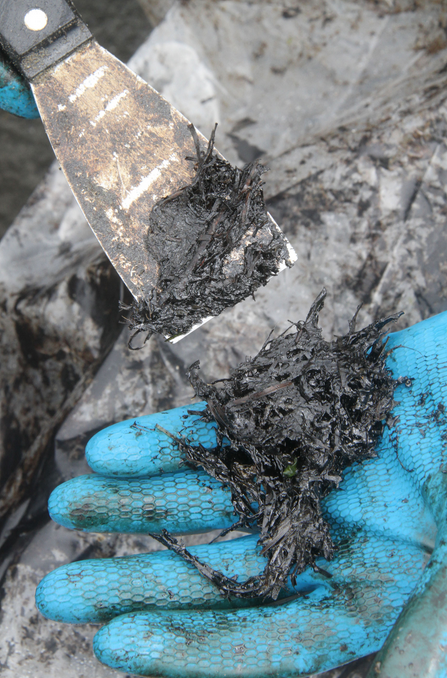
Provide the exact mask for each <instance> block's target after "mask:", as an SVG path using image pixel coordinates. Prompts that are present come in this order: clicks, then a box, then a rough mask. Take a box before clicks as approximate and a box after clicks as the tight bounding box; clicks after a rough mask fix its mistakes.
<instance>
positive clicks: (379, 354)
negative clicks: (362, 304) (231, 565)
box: [153, 290, 405, 600]
mask: <svg viewBox="0 0 447 678" xmlns="http://www.w3.org/2000/svg"><path fill="white" fill-rule="evenodd" d="M325 297H326V290H323V291H322V292H321V293H320V295H319V296H318V298H317V299H316V300H315V302H314V303H313V305H312V307H311V309H310V311H309V314H308V316H307V318H306V320H305V321H301V322H298V323H296V324H295V325H293V326H292V327H291V328H289V330H287V331H286V332H285V333H283V334H282V335H280V336H279V337H277V338H274V339H272V338H269V339H268V340H267V341H266V343H265V344H264V346H263V347H262V348H261V350H260V351H259V353H258V355H256V356H255V357H254V358H247V359H246V360H245V362H243V363H241V364H240V365H239V366H238V367H237V368H236V369H235V370H234V372H233V373H232V374H231V376H230V377H229V378H228V379H223V380H219V382H215V383H213V384H206V383H205V382H204V381H203V380H202V379H201V377H200V376H199V363H198V362H197V363H194V365H192V366H191V368H190V380H191V383H192V385H193V387H194V389H195V392H196V395H197V396H199V397H200V398H202V399H204V400H206V402H207V407H206V410H205V411H204V413H203V416H204V417H207V418H209V419H215V420H216V421H217V423H218V435H219V440H220V442H221V443H222V442H223V443H224V444H223V445H222V444H219V446H218V447H216V448H215V449H211V450H210V449H204V448H203V447H196V446H193V445H189V444H188V442H187V441H185V440H183V439H180V440H179V441H178V442H179V445H180V446H181V448H182V450H183V452H184V454H185V456H186V459H187V460H188V462H189V463H191V464H193V465H195V466H200V467H202V468H203V469H205V470H206V471H207V472H208V473H209V474H210V475H211V476H213V477H214V478H216V479H218V480H219V481H221V482H222V483H223V484H224V485H226V486H227V487H229V488H230V490H231V494H232V502H233V506H234V509H235V512H236V513H237V515H238V516H239V520H238V521H237V522H236V523H235V525H233V526H232V528H231V529H236V528H241V527H247V528H249V527H251V528H253V527H257V528H258V529H259V531H260V536H259V542H258V544H259V545H260V546H261V547H262V553H263V555H265V557H266V566H265V569H264V571H263V572H262V573H260V574H259V575H258V576H255V577H251V578H250V579H248V580H247V581H245V582H239V581H237V577H235V578H229V577H227V576H226V575H224V574H222V573H221V572H218V571H216V570H214V569H212V568H211V567H210V566H209V565H207V564H206V563H202V562H200V561H199V560H198V559H197V558H196V557H195V556H193V555H192V554H190V553H189V552H188V551H187V550H186V549H185V548H184V547H183V546H182V545H181V544H179V543H178V542H177V540H176V539H175V538H174V537H172V536H171V535H170V534H169V533H168V532H166V531H163V533H162V534H161V535H153V536H156V538H157V539H159V540H160V541H161V542H162V543H163V544H165V545H166V546H168V547H169V548H171V549H172V550H174V551H175V552H177V553H178V554H179V555H181V556H182V557H183V558H185V559H186V560H187V561H189V562H191V563H192V564H194V565H195V566H196V567H197V568H198V569H199V570H200V571H201V572H202V574H203V575H204V576H205V577H207V579H209V580H210V581H212V582H213V583H214V584H215V585H216V586H217V587H218V588H219V590H220V592H221V593H222V594H224V595H226V596H236V597H239V598H255V597H263V598H266V597H267V598H271V599H273V600H275V599H276V598H277V597H278V595H279V593H280V591H281V589H282V588H283V587H285V585H286V583H287V580H288V577H289V576H290V577H291V581H292V584H294V582H295V577H296V576H297V575H298V574H299V573H301V572H303V570H304V569H305V568H307V567H309V566H310V567H314V568H315V569H318V568H317V566H316V564H315V560H316V558H319V557H324V558H325V559H327V560H330V559H331V557H332V555H333V553H334V544H333V542H332V539H331V535H330V526H329V525H328V523H327V522H326V521H325V519H324V517H323V515H322V509H321V500H322V498H323V497H325V496H326V495H327V494H328V493H329V492H330V491H331V490H332V489H333V488H336V487H338V485H339V483H340V481H341V472H342V471H343V469H345V468H346V467H347V466H349V465H351V464H353V463H354V462H361V461H363V460H365V459H368V458H371V457H374V456H375V452H374V449H375V446H376V444H377V442H378V439H379V437H380V436H381V434H382V431H383V428H384V426H385V425H386V421H387V418H389V417H390V412H391V410H392V408H393V405H394V400H393V396H394V391H395V388H396V386H397V384H398V383H400V382H401V381H405V380H395V379H394V378H393V377H392V375H391V372H390V371H389V369H388V368H387V367H386V365H385V360H386V357H387V351H386V341H385V340H384V339H383V335H384V333H383V328H384V327H385V326H386V325H387V324H388V323H391V322H394V321H395V320H397V318H399V317H400V315H401V314H398V315H394V316H391V317H388V318H385V319H382V320H379V321H378V322H376V323H373V324H371V325H368V326H367V327H365V328H363V329H362V330H359V331H356V330H355V321H356V316H357V313H358V311H357V313H356V314H355V316H354V318H353V319H352V321H351V322H350V324H349V331H348V333H347V334H346V335H344V336H342V337H337V338H335V339H333V340H332V341H326V340H325V339H323V337H322V332H321V329H320V327H319V326H318V320H319V314H320V312H321V310H322V308H323V305H324V299H325ZM228 531H229V530H226V531H225V532H228ZM234 574H235V575H237V572H235V573H234Z"/></svg>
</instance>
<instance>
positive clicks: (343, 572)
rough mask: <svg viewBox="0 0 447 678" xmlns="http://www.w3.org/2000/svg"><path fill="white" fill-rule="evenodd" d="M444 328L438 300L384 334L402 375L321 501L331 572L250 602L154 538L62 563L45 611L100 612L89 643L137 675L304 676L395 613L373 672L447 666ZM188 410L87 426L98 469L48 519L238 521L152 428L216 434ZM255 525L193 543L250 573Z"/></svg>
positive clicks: (106, 523)
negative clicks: (380, 430)
mask: <svg viewBox="0 0 447 678" xmlns="http://www.w3.org/2000/svg"><path fill="white" fill-rule="evenodd" d="M446 336H447V313H444V314H441V315H439V316H436V317H434V318H431V319H430V320H426V321H424V322H422V323H419V324H418V325H415V326H414V327H411V328H409V329H407V330H404V331H402V332H397V333H394V334H391V335H390V336H389V344H388V346H389V348H390V349H391V348H393V349H394V350H393V351H392V352H390V353H389V355H388V358H387V365H388V367H389V368H390V369H391V370H392V372H393V374H394V376H395V377H396V378H397V377H399V376H404V377H410V378H411V379H412V380H413V381H412V385H411V386H408V385H404V384H401V385H400V386H399V387H398V388H397V390H396V394H395V400H396V401H398V404H397V405H396V406H395V408H394V412H393V414H394V416H395V417H396V418H397V419H396V420H395V423H394V425H393V427H392V428H391V429H388V428H386V429H385V433H384V435H383V438H382V440H381V441H380V443H379V444H378V446H377V455H378V456H377V458H375V459H371V460H368V461H365V462H364V463H363V464H361V465H358V464H356V465H354V466H352V467H351V468H349V469H347V470H346V471H345V473H344V477H343V481H342V483H341V486H340V489H339V490H334V491H333V492H332V493H331V494H330V495H328V497H327V498H326V499H325V501H324V510H325V515H326V517H327V520H328V521H329V523H330V525H331V534H332V536H333V539H334V541H335V543H336V544H337V546H338V550H337V552H336V554H335V556H334V558H333V560H332V561H331V562H326V561H324V560H322V559H321V560H318V561H317V564H318V566H319V567H321V568H322V569H323V570H325V571H326V572H328V573H330V574H331V575H332V577H331V578H328V577H327V576H325V574H324V573H323V572H321V571H318V570H316V571H313V570H308V571H305V572H304V573H303V574H301V575H300V576H299V577H298V581H297V585H296V586H295V588H294V589H293V588H292V586H291V585H290V587H289V590H288V591H285V596H289V597H290V596H292V599H291V600H287V598H286V599H284V600H281V601H277V603H275V604H270V605H263V604H257V605H253V604H250V602H247V601H240V600H237V599H234V600H227V599H225V598H223V597H221V596H220V595H219V593H218V592H217V590H216V589H215V588H214V587H213V586H212V584H210V583H209V581H208V580H206V579H205V578H203V577H202V576H201V575H200V574H199V572H198V571H197V570H196V569H195V568H194V567H193V566H191V565H189V564H187V563H185V562H184V561H183V560H182V559H181V558H179V557H178V556H176V555H175V554H174V553H172V552H170V551H162V552H158V553H153V554H142V555H138V556H132V557H124V558H111V559H105V560H90V561H89V560H86V561H81V562H75V563H71V564H69V565H66V566H63V567H60V568H59V569H57V570H55V571H54V572H52V573H50V574H49V575H47V576H46V577H45V578H44V579H43V581H42V582H41V583H40V585H39V587H38V589H37V594H36V599H37V605H38V607H39V609H40V611H41V612H42V613H43V614H44V615H45V616H47V617H49V618H51V619H54V620H59V621H65V622H74V623H76V622H108V623H107V624H106V625H105V626H103V628H101V629H100V630H99V631H98V633H97V634H96V636H95V640H94V650H95V653H96V656H97V657H98V658H99V659H100V660H101V661H102V662H104V663H106V664H108V665H109V666H111V667H114V668H117V669H121V670H123V671H127V672H131V673H136V674H139V675H145V676H166V677H168V676H169V677H171V676H172V677H173V678H174V677H175V678H177V677H178V678H187V677H190V678H192V677H194V678H196V677H197V676H204V677H205V676H206V678H210V677H212V676H219V678H221V677H222V676H245V677H247V678H248V677H250V678H256V677H263V678H267V677H273V676H275V677H278V678H279V677H281V678H285V677H287V676H290V677H291V676H298V675H307V674H308V673H313V672H319V671H324V670H328V669H330V668H331V667H334V666H338V665H340V664H343V663H346V662H349V661H351V660H353V659H355V658H356V657H360V656H364V655H366V654H368V653H371V652H374V651H377V650H379V649H380V648H381V647H382V646H383V644H384V642H385V640H386V639H387V636H388V635H389V634H390V631H392V629H393V626H394V630H393V631H392V633H391V635H390V639H389V641H388V642H387V646H386V651H385V653H384V654H383V656H381V657H380V658H379V659H378V660H377V662H376V663H375V665H374V667H373V671H374V673H373V674H372V675H374V676H377V675H379V676H380V677H381V678H409V677H410V676H411V677H413V676H418V678H422V676H424V677H425V676H430V677H431V678H441V677H444V678H445V676H447V606H446V603H445V600H446V595H447V576H446V565H447V558H446V555H445V554H446V548H447V547H446V542H445V535H444V532H445V531H446V520H445V517H446V516H445V514H446V507H447V502H446V497H447V476H446V475H445V473H446V472H447V464H446V445H447V418H446V414H447V412H446V409H445V408H446V407H447V342H446ZM191 409H195V410H196V411H197V412H200V411H201V410H202V409H203V404H200V403H199V404H198V405H195V406H194V407H193V408H191V407H190V408H179V409H176V410H171V411H169V412H162V413H160V414H157V415H151V416H147V417H141V418H138V419H136V420H130V421H126V422H122V423H120V424H116V425H114V426H111V427H110V428H107V429H105V430H104V431H102V432H100V433H98V434H97V435H96V436H95V437H94V438H93V439H92V440H91V441H90V443H89V444H88V446H87V451H86V453H87V458H88V462H89V464H90V466H91V467H92V469H93V470H94V471H95V473H94V474H93V475H88V476H82V477H79V478H75V479H73V480H71V481H69V482H67V483H64V484H63V485H61V486H60V487H58V488H57V489H56V490H55V491H54V492H53V494H52V496H51V498H50V503H49V509H50V513H51V516H52V518H53V519H54V520H56V521H57V522H58V523H60V524H61V525H64V526H66V527H68V528H76V529H81V530H87V531H99V532H100V531H110V532H115V531H118V532H121V531H124V532H142V533H144V532H156V531H160V530H161V529H163V528H166V529H167V530H169V531H171V532H188V531H197V530H208V529H213V528H218V527H219V528H224V527H227V526H228V525H230V524H231V523H232V522H234V520H235V517H234V515H233V509H232V504H231V501H230V494H229V491H228V490H227V489H225V488H223V487H221V486H220V485H219V484H218V483H217V482H216V481H215V480H213V479H212V478H210V477H209V476H207V475H206V474H205V473H203V472H200V471H192V470H188V469H187V468H186V467H185V466H184V465H183V464H182V456H181V453H180V452H179V451H178V449H177V447H176V445H175V442H174V441H173V439H172V438H171V437H169V436H166V435H165V434H164V433H163V431H162V430H161V429H160V428H158V427H156V424H158V425H159V427H161V428H162V429H164V430H166V431H170V432H171V433H172V434H174V435H175V436H179V435H182V436H185V437H187V438H189V439H190V440H191V439H194V440H195V441H197V443H198V442H201V444H203V445H204V446H205V447H209V446H213V445H215V443H216V435H215V425H214V424H205V423H204V422H203V421H201V419H200V416H199V415H194V414H192V415H191V414H188V410H189V411H190V410H191ZM256 540H257V538H256V535H249V536H246V537H243V538H240V539H236V540H234V541H229V542H222V543H220V544H211V545H201V546H196V547H193V548H191V549H190V551H191V552H193V553H194V554H196V555H197V556H198V557H199V558H200V560H201V561H202V562H207V563H209V564H210V565H211V566H212V567H213V568H215V569H218V570H220V571H222V572H223V573H225V574H226V575H228V576H232V575H233V574H238V575H239V577H240V578H241V579H245V578H247V577H249V576H252V575H255V574H256V573H258V572H260V571H262V570H263V568H264V565H265V559H264V558H263V557H262V556H261V555H260V553H259V551H258V549H257V547H256ZM433 549H434V550H433ZM430 556H431V559H430ZM429 559H430V563H429V566H428V567H426V568H425V566H426V564H427V562H428V560H429ZM424 568H425V569H424ZM297 593H298V594H300V595H299V596H296V595H295V597H293V595H294V594H297ZM278 602H279V604H278ZM402 610H404V611H403V613H402V615H401V617H399V615H400V614H401V612H402ZM398 618H399V621H398V623H397V624H396V620H398Z"/></svg>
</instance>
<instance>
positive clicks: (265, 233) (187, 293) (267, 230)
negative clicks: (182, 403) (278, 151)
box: [128, 125, 290, 338]
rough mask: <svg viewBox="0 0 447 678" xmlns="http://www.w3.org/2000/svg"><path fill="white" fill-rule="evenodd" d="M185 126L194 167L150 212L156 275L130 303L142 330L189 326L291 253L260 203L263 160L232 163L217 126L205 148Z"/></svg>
mask: <svg viewBox="0 0 447 678" xmlns="http://www.w3.org/2000/svg"><path fill="white" fill-rule="evenodd" d="M190 129H191V133H192V135H193V137H194V140H195V145H196V153H197V166H196V167H197V174H196V176H195V177H194V180H193V182H192V183H191V184H190V185H188V186H185V187H184V188H182V189H181V190H179V191H177V192H176V193H174V194H172V195H170V196H168V197H165V198H163V199H162V200H160V201H159V202H158V203H156V205H155V206H154V207H153V209H152V212H151V215H150V225H149V229H148V233H147V247H148V249H149V250H150V252H151V254H152V255H153V256H154V257H155V259H156V260H157V262H158V263H159V279H158V282H157V286H156V288H155V289H154V290H153V291H152V293H151V295H150V297H149V298H147V299H145V300H143V301H140V302H135V303H134V305H133V307H132V310H131V314H130V318H129V320H128V324H129V326H130V328H131V329H132V330H134V331H135V334H138V333H140V332H144V333H146V338H148V337H149V336H150V335H151V334H153V333H161V334H163V335H165V336H167V337H175V336H177V335H181V334H184V333H185V332H188V331H189V330H190V329H191V328H192V327H193V326H194V325H196V324H198V323H201V322H202V321H203V320H205V319H206V318H208V317H211V316H216V315H219V313H221V312H222V311H223V310H224V309H226V308H229V307H230V306H234V305H235V304H237V303H238V302H239V301H242V300H243V299H245V298H246V297H248V296H250V295H252V294H253V293H254V292H255V290H256V289H257V288H258V287H259V286H261V285H265V284H266V283H267V282H268V280H269V279H270V277H271V276H272V275H276V274H277V273H278V271H279V266H280V263H281V262H282V261H284V260H285V261H286V263H287V262H288V261H289V254H288V250H287V245H286V241H285V238H284V236H283V235H282V234H281V232H280V231H279V229H277V228H276V227H275V226H274V225H273V223H272V221H271V219H270V218H269V216H268V214H267V211H266V207H265V203H264V197H263V191H262V185H263V184H262V180H261V178H262V175H263V173H264V172H265V171H266V170H265V167H263V166H262V165H260V164H259V163H257V162H253V163H250V164H248V165H247V166H246V167H244V169H242V170H241V169H238V168H237V167H233V166H232V165H230V164H229V163H228V162H226V161H225V160H224V159H223V158H222V157H220V156H219V155H218V154H216V153H215V151H214V134H215V130H214V131H213V133H212V135H211V138H210V141H209V144H208V148H207V150H206V152H204V153H203V152H202V151H201V149H200V144H199V140H198V137H197V134H196V132H195V129H194V127H193V126H192V125H191V127H190ZM289 263H290V262H289Z"/></svg>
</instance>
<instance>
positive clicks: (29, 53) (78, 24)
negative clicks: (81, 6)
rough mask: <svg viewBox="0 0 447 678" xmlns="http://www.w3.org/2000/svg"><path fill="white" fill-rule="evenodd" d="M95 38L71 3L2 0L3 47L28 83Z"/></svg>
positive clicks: (0, 40)
mask: <svg viewBox="0 0 447 678" xmlns="http://www.w3.org/2000/svg"><path fill="white" fill-rule="evenodd" d="M91 37H92V36H91V33H90V31H89V30H88V28H87V26H86V25H85V24H84V22H83V21H82V19H81V18H80V16H79V14H78V13H77V12H76V10H75V8H74V6H73V4H72V3H71V1H70V0H68V1H67V0H0V44H1V45H2V47H3V49H4V50H5V52H6V53H7V54H8V56H9V58H10V59H11V61H12V62H13V64H14V65H15V66H16V67H17V68H18V69H19V71H20V72H21V73H22V74H23V75H24V76H25V78H27V80H32V79H33V78H35V77H36V76H37V75H39V73H41V72H42V71H44V70H45V69H46V68H48V67H49V66H52V65H53V64H55V63H57V62H58V61H61V60H62V59H64V58H65V57H66V56H68V55H69V54H71V52H73V51H74V50H75V49H77V48H78V47H80V45H82V44H84V43H85V42H87V40H90V39H91Z"/></svg>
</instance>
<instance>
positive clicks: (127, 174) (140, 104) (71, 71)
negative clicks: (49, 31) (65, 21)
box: [32, 41, 205, 299]
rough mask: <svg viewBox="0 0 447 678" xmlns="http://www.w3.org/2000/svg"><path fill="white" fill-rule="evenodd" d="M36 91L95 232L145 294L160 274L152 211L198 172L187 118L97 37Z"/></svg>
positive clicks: (138, 293)
mask: <svg viewBox="0 0 447 678" xmlns="http://www.w3.org/2000/svg"><path fill="white" fill-rule="evenodd" d="M32 89H33V93H34V96H35V98H36V101H37V105H38V107H39V111H40V114H41V117H42V120H43V122H44V125H45V128H46V130H47V134H48V137H49V139H50V141H51V144H52V146H53V148H54V151H55V153H56V156H57V158H58V160H59V162H60V163H61V166H62V169H63V171H64V173H65V175H66V177H67V180H68V183H69V184H70V186H71V188H72V190H73V193H74V194H75V196H76V199H77V200H78V202H79V204H80V206H81V209H82V210H83V212H84V214H85V216H86V218H87V220H88V222H89V223H90V225H91V226H92V228H93V231H94V232H95V235H96V237H97V238H98V240H99V242H100V244H101V246H102V247H103V248H104V250H105V252H106V254H107V256H108V257H109V259H110V261H111V262H112V264H113V266H114V267H115V268H116V270H117V271H118V273H119V275H120V276H121V278H122V279H123V281H124V282H125V284H126V285H127V287H128V288H129V290H130V291H131V293H132V295H133V296H134V297H135V298H136V299H142V298H145V297H147V296H148V294H149V292H150V290H151V289H152V288H153V287H154V286H155V285H156V283H157V277H158V263H157V261H156V260H155V259H154V258H153V257H152V256H151V254H150V243H149V247H147V246H146V245H145V238H146V234H147V230H148V226H149V215H150V212H151V209H152V207H153V205H154V204H155V203H156V202H157V201H158V200H160V198H162V197H163V196H165V195H168V194H170V193H172V192H173V191H175V190H177V189H178V188H181V187H182V186H184V185H185V184H188V183H189V182H190V181H191V180H192V178H193V176H194V173H195V172H194V160H193V158H194V157H195V149H194V142H193V139H192V137H191V133H190V131H189V129H188V124H189V121H188V120H186V118H184V117H183V116H182V115H181V114H180V113H179V112H178V111H176V110H175V109H174V108H173V107H172V106H171V105H170V104H169V103H168V102H167V101H166V100H165V99H163V98H162V97H161V96H160V94H158V92H156V91H155V90H153V89H152V88H151V87H150V86H149V85H148V84H147V83H146V82H144V80H142V79H141V78H139V77H138V76H137V75H135V74H134V73H133V72H132V71H130V70H129V69H128V68H127V66H125V65H124V64H123V63H121V62H120V61H119V60H118V59H116V58H115V57H114V56H112V55H111V54H110V53H109V52H107V51H106V50H105V49H103V48H102V47H101V46H100V45H98V43H96V42H95V41H91V42H90V43H88V44H86V45H84V46H83V47H82V48H81V49H79V50H78V51H77V52H75V53H74V54H72V55H71V56H70V57H68V58H67V59H66V60H65V61H63V62H61V63H59V64H57V65H55V66H52V67H51V68H50V69H47V70H46V71H45V72H44V73H43V74H41V75H40V76H38V77H37V78H36V79H35V80H34V82H33V83H32ZM93 129H94V134H92V133H91V131H92V130H93ZM203 141H204V143H205V139H204V138H203ZM186 156H189V157H191V160H186Z"/></svg>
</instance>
